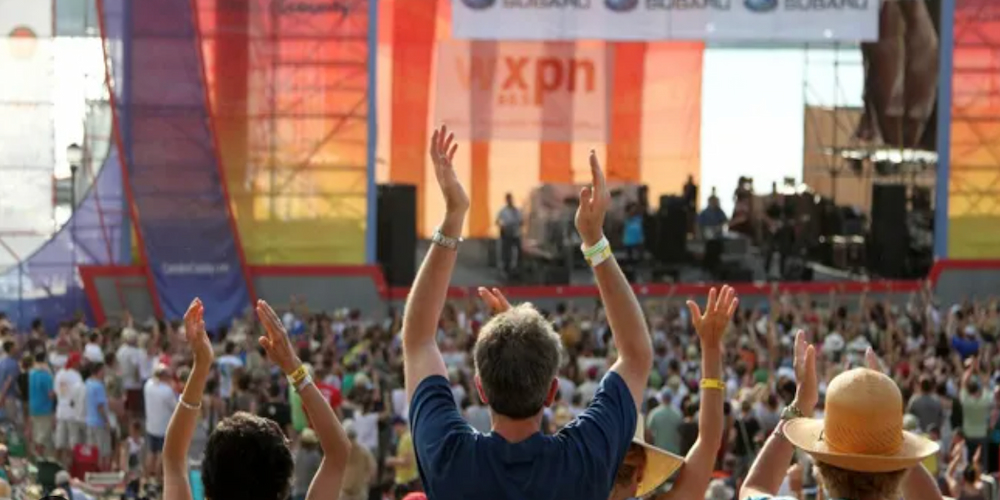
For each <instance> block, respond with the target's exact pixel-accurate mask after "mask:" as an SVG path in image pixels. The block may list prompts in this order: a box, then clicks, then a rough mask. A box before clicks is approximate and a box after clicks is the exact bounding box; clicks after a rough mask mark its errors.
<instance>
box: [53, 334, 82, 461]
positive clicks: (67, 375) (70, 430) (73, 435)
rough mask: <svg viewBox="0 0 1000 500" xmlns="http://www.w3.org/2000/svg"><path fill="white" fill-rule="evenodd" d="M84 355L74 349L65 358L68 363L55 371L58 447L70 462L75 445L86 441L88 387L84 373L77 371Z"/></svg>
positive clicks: (56, 441)
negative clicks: (86, 395) (85, 422)
mask: <svg viewBox="0 0 1000 500" xmlns="http://www.w3.org/2000/svg"><path fill="white" fill-rule="evenodd" d="M80 360H81V356H80V354H79V353H73V354H71V355H69V356H68V357H67V359H66V365H65V366H64V367H63V368H61V369H59V371H58V372H56V377H55V381H54V385H55V387H56V435H55V447H56V451H57V452H58V453H59V455H60V458H61V459H62V460H63V461H64V462H66V463H68V460H69V459H71V458H72V455H73V448H75V447H76V445H78V444H80V443H82V442H83V437H84V431H85V427H84V425H85V424H84V419H85V417H86V413H85V411H86V408H85V406H84V404H83V396H84V395H85V394H86V390H85V389H84V385H83V376H81V375H80V372H79V371H77V367H78V366H79V365H80Z"/></svg>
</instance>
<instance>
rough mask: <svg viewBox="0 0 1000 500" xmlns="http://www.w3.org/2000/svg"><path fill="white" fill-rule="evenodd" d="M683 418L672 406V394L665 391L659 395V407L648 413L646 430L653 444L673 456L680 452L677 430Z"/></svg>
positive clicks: (679, 439)
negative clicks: (650, 435)
mask: <svg viewBox="0 0 1000 500" xmlns="http://www.w3.org/2000/svg"><path fill="white" fill-rule="evenodd" d="M683 419H684V417H683V416H682V415H681V412H679V411H677V408H675V407H674V405H673V394H671V393H670V391H668V390H665V391H663V392H661V393H660V405H659V406H657V407H656V408H654V409H653V411H652V412H650V414H649V417H647V419H646V428H647V429H649V432H650V433H651V434H652V435H653V444H654V445H655V446H656V447H657V448H660V449H664V450H667V451H669V452H670V453H673V454H675V455H677V454H680V452H681V438H680V434H679V433H678V432H677V428H678V427H679V426H680V425H681V421H682V420H683Z"/></svg>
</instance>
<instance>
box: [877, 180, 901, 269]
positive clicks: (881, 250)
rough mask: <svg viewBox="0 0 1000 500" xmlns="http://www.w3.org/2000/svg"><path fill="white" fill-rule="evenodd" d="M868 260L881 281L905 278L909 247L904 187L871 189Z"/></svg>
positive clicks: (888, 185)
mask: <svg viewBox="0 0 1000 500" xmlns="http://www.w3.org/2000/svg"><path fill="white" fill-rule="evenodd" d="M868 241H869V242H870V247H869V252H868V258H869V267H870V269H871V270H872V271H874V272H875V274H877V275H879V276H881V277H883V278H902V277H905V275H906V257H907V253H908V250H909V247H910V237H909V231H907V228H906V186H904V185H901V184H875V185H873V186H872V221H871V237H870V238H869V240H868Z"/></svg>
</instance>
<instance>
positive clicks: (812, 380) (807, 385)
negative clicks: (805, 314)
mask: <svg viewBox="0 0 1000 500" xmlns="http://www.w3.org/2000/svg"><path fill="white" fill-rule="evenodd" d="M795 382H796V383H797V385H798V386H797V387H796V388H795V401H793V402H792V406H794V407H796V408H798V409H799V411H801V412H802V414H803V415H805V416H807V417H811V416H812V414H813V411H814V410H815V409H816V403H818V402H819V388H818V382H817V380H816V348H814V347H813V346H812V345H810V344H809V343H808V342H806V334H805V332H803V331H802V330H799V331H797V332H795Z"/></svg>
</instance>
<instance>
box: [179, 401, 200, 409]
mask: <svg viewBox="0 0 1000 500" xmlns="http://www.w3.org/2000/svg"><path fill="white" fill-rule="evenodd" d="M177 403H178V404H179V405H181V407H183V408H187V409H189V410H194V411H198V410H200V409H201V401H199V402H198V404H196V405H193V404H191V403H188V402H187V401H184V398H177Z"/></svg>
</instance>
